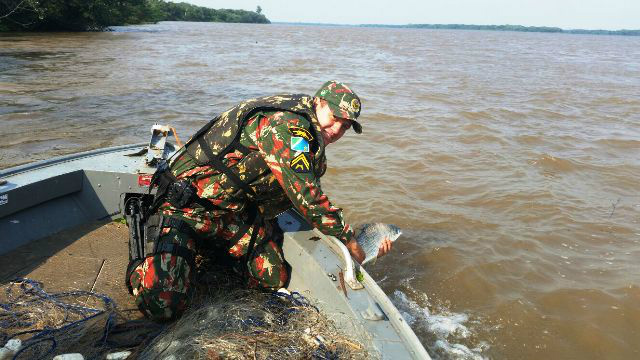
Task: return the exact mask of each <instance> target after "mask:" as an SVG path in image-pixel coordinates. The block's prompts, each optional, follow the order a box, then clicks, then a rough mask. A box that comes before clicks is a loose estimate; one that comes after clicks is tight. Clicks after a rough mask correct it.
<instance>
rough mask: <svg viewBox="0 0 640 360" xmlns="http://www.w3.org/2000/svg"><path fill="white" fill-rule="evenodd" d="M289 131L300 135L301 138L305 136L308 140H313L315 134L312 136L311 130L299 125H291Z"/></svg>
mask: <svg viewBox="0 0 640 360" xmlns="http://www.w3.org/2000/svg"><path fill="white" fill-rule="evenodd" d="M289 132H291V134H293V136H299V137H301V138H304V139H305V140H307V141H313V136H311V133H310V132H309V130H307V129H305V128H302V127H298V126H289Z"/></svg>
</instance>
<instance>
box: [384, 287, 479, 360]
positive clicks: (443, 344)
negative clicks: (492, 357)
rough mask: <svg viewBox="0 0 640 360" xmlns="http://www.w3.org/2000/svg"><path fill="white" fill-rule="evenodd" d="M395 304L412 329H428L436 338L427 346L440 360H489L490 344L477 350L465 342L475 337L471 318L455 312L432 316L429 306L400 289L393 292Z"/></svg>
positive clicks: (477, 347) (477, 346)
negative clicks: (467, 324) (486, 353)
mask: <svg viewBox="0 0 640 360" xmlns="http://www.w3.org/2000/svg"><path fill="white" fill-rule="evenodd" d="M391 301H392V302H393V303H394V305H395V306H396V307H397V308H398V310H399V311H400V313H401V314H402V317H403V318H404V319H405V320H406V321H407V323H408V324H409V325H410V326H411V327H412V328H414V329H416V328H418V329H421V330H426V331H427V332H429V333H430V334H432V335H434V336H435V337H434V338H433V339H432V342H431V343H428V344H425V345H426V347H427V348H428V351H429V354H431V355H433V356H434V357H435V358H436V359H460V360H483V359H485V357H484V356H483V355H482V352H483V351H485V350H486V349H488V347H489V345H488V343H486V342H480V343H478V344H477V345H476V346H474V347H473V348H469V347H468V346H467V345H464V344H462V343H461V342H462V341H465V340H468V339H469V338H470V337H471V335H472V332H471V330H469V328H468V327H467V326H465V323H467V322H468V321H469V316H468V315H466V314H459V313H452V312H441V313H439V314H431V312H430V311H429V308H428V307H426V306H425V307H421V306H420V305H418V303H416V302H415V301H413V300H411V299H409V298H408V297H407V295H406V294H405V293H404V292H402V291H400V290H396V291H395V292H394V293H393V296H392V298H391Z"/></svg>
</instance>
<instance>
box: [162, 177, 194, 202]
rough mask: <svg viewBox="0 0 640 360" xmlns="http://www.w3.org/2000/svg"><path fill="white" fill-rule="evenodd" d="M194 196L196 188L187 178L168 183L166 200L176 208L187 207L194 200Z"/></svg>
mask: <svg viewBox="0 0 640 360" xmlns="http://www.w3.org/2000/svg"><path fill="white" fill-rule="evenodd" d="M196 197H197V195H196V189H195V188H194V187H193V186H192V185H191V183H190V182H189V181H188V180H185V179H183V180H179V181H175V182H174V183H172V184H171V185H169V190H168V192H167V201H169V203H170V204H171V205H173V206H174V207H176V208H177V209H182V208H185V207H187V206H188V205H190V204H191V203H193V202H194V200H195V199H196Z"/></svg>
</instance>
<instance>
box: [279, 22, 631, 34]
mask: <svg viewBox="0 0 640 360" xmlns="http://www.w3.org/2000/svg"><path fill="white" fill-rule="evenodd" d="M274 24H285V25H307V26H345V27H372V28H394V29H435V30H487V31H518V32H538V33H559V34H587V35H618V36H640V30H626V29H622V30H588V29H562V28H559V27H549V26H522V25H465V24H406V25H385V24H359V25H347V24H322V23H300V22H274Z"/></svg>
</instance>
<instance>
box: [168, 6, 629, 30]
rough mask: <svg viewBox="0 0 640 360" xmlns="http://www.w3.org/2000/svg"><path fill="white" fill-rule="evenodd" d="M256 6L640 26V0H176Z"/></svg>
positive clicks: (295, 17)
mask: <svg viewBox="0 0 640 360" xmlns="http://www.w3.org/2000/svg"><path fill="white" fill-rule="evenodd" d="M173 1H174V2H181V1H185V2H188V3H192V4H194V5H200V6H206V7H211V8H214V9H244V10H255V9H256V7H257V6H258V5H259V6H260V7H262V13H263V14H265V15H266V16H267V18H269V20H271V21H272V22H311V23H328V24H454V23H455V24H476V25H503V24H511V25H524V26H554V27H560V28H563V29H605V30H619V29H640V0H422V1H420V0H393V1H382V0H318V1H300V0H298V1H287V0H173Z"/></svg>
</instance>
